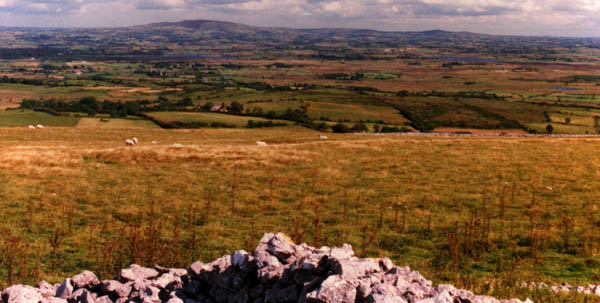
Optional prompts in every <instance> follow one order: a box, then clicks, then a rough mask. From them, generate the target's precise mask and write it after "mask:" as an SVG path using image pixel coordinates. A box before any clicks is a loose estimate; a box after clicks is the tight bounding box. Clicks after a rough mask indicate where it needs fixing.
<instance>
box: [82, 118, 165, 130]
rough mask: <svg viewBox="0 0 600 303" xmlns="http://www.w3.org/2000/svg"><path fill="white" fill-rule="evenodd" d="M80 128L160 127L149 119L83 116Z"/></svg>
mask: <svg viewBox="0 0 600 303" xmlns="http://www.w3.org/2000/svg"><path fill="white" fill-rule="evenodd" d="M76 127H78V128H158V125H156V124H154V123H153V122H152V121H148V120H139V119H137V120H134V119H115V118H81V119H80V120H79V122H78V123H77V125H76Z"/></svg>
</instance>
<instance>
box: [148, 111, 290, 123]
mask: <svg viewBox="0 0 600 303" xmlns="http://www.w3.org/2000/svg"><path fill="white" fill-rule="evenodd" d="M148 116H150V117H153V118H155V119H157V120H160V121H162V122H175V121H177V122H184V123H190V122H205V123H208V124H210V123H213V122H217V123H225V124H228V125H234V126H236V127H244V126H246V125H247V124H248V121H250V120H254V121H268V120H267V119H263V118H257V117H245V116H235V115H227V114H219V113H189V112H153V113H149V114H148ZM273 122H285V121H279V120H273ZM288 123H289V122H288Z"/></svg>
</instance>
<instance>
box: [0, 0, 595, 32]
mask: <svg viewBox="0 0 600 303" xmlns="http://www.w3.org/2000/svg"><path fill="white" fill-rule="evenodd" d="M33 14H35V15H36V17H35V18H32V17H31V15H33ZM598 16H600V0H521V1H514V0H453V1H448V0H362V1H360V0H0V25H16V26H23V25H31V26H40V25H42V26H43V25H48V24H51V25H53V26H55V25H61V26H125V25H133V24H143V23H150V22H157V21H178V20H183V19H218V20H225V21H234V22H242V23H249V24H252V25H265V26H294V27H312V28H314V27H353V28H365V27H367V28H373V29H381V30H397V31H403V30H406V31H409V30H427V29H434V28H441V29H447V30H466V31H474V32H488V33H495V34H525V35H526V34H538V35H539V34H544V35H571V36H600V30H599V29H598V28H599V23H600V17H598Z"/></svg>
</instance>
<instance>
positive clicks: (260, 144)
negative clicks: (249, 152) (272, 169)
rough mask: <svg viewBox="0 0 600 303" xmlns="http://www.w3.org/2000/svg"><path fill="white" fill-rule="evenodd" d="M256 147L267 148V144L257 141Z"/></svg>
mask: <svg viewBox="0 0 600 303" xmlns="http://www.w3.org/2000/svg"><path fill="white" fill-rule="evenodd" d="M256 145H258V146H267V142H264V141H256Z"/></svg>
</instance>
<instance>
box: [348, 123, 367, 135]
mask: <svg viewBox="0 0 600 303" xmlns="http://www.w3.org/2000/svg"><path fill="white" fill-rule="evenodd" d="M351 130H352V131H353V132H355V133H361V132H368V131H369V128H367V126H366V125H365V124H364V123H357V124H354V126H352V128H351Z"/></svg>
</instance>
